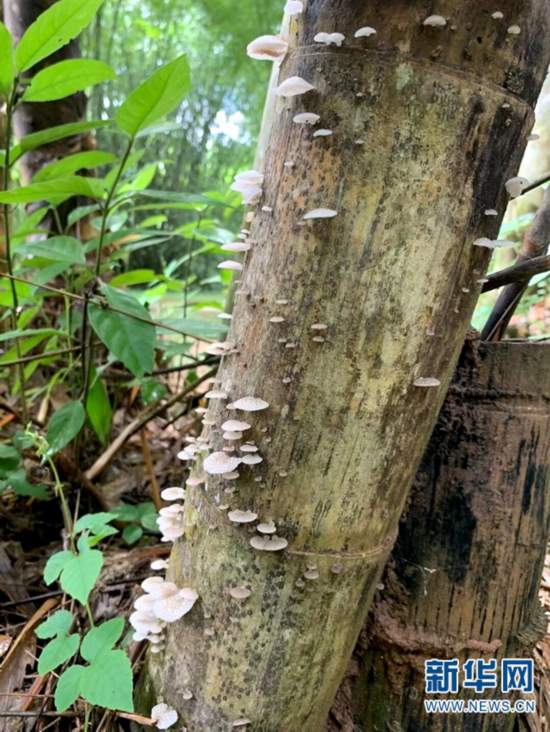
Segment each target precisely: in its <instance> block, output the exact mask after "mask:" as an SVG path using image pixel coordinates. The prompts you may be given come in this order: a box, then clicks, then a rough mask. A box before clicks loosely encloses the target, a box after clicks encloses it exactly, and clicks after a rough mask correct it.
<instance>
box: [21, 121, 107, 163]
mask: <svg viewBox="0 0 550 732" xmlns="http://www.w3.org/2000/svg"><path fill="white" fill-rule="evenodd" d="M109 124H110V123H109V121H108V120H98V119H94V120H91V121H90V122H68V123H67V124H65V125H56V126H55V127H48V128H47V129H45V130H40V131H39V132H32V133H31V134H30V135H26V136H25V137H23V138H22V139H21V140H20V142H19V144H18V145H14V146H13V148H12V150H11V155H10V158H11V161H12V163H16V162H17V161H18V160H19V158H20V157H21V155H24V154H25V153H26V152H30V150H36V148H37V147H42V145H47V144H48V143H50V142H56V141H57V140H63V139H64V138H65V137H73V136H74V135H80V134H82V133H83V132H89V130H94V129H97V128H99V127H107V125H109Z"/></svg>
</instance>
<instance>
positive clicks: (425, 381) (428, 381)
mask: <svg viewBox="0 0 550 732" xmlns="http://www.w3.org/2000/svg"><path fill="white" fill-rule="evenodd" d="M414 385H415V386H421V387H436V386H441V381H439V379H435V378H433V377H432V376H419V377H418V379H415V380H414Z"/></svg>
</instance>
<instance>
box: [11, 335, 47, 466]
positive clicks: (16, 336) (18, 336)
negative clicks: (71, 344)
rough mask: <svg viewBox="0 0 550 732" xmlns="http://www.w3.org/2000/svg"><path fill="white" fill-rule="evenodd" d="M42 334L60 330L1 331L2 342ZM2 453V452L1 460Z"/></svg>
mask: <svg viewBox="0 0 550 732" xmlns="http://www.w3.org/2000/svg"><path fill="white" fill-rule="evenodd" d="M39 333H40V334H42V335H44V336H49V335H56V334H57V333H59V331H57V330H55V329H54V328H27V329H25V330H8V331H6V332H5V333H0V343H4V342H5V341H11V340H12V338H24V337H25V336H31V335H38V334H39ZM1 459H2V454H1V452H0V461H1Z"/></svg>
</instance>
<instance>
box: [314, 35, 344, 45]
mask: <svg viewBox="0 0 550 732" xmlns="http://www.w3.org/2000/svg"><path fill="white" fill-rule="evenodd" d="M313 40H314V41H315V43H324V44H325V46H332V45H334V46H341V45H342V43H343V42H344V41H345V40H346V36H345V35H343V33H317V35H315V36H314V37H313Z"/></svg>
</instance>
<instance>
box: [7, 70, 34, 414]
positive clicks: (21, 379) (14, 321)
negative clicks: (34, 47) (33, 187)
mask: <svg viewBox="0 0 550 732" xmlns="http://www.w3.org/2000/svg"><path fill="white" fill-rule="evenodd" d="M16 92H17V79H15V80H14V82H13V87H12V90H11V94H10V97H9V99H8V101H7V104H6V144H5V157H4V171H3V180H2V184H3V185H2V187H3V189H4V190H5V191H7V190H8V189H9V184H10V169H11V160H10V147H11V136H12V121H13V110H14V107H15V98H16ZM2 209H3V213H4V241H5V246H6V264H7V268H8V274H9V275H10V276H12V277H13V262H12V256H11V231H10V207H9V204H8V203H4V204H3V206H2ZM10 290H11V297H12V307H11V322H12V329H13V330H14V331H16V330H17V310H18V308H19V302H18V298H17V288H16V285H15V281H14V280H12V279H10ZM14 342H15V353H16V355H17V360H18V361H19V363H18V364H17V366H16V367H15V368H16V370H17V373H18V377H19V389H20V392H21V414H22V416H23V421H24V422H25V423H26V422H27V420H28V418H29V413H28V410H27V400H26V397H25V368H24V366H23V364H22V363H21V361H20V359H21V346H20V343H19V338H18V337H17V336H15V338H14Z"/></svg>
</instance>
